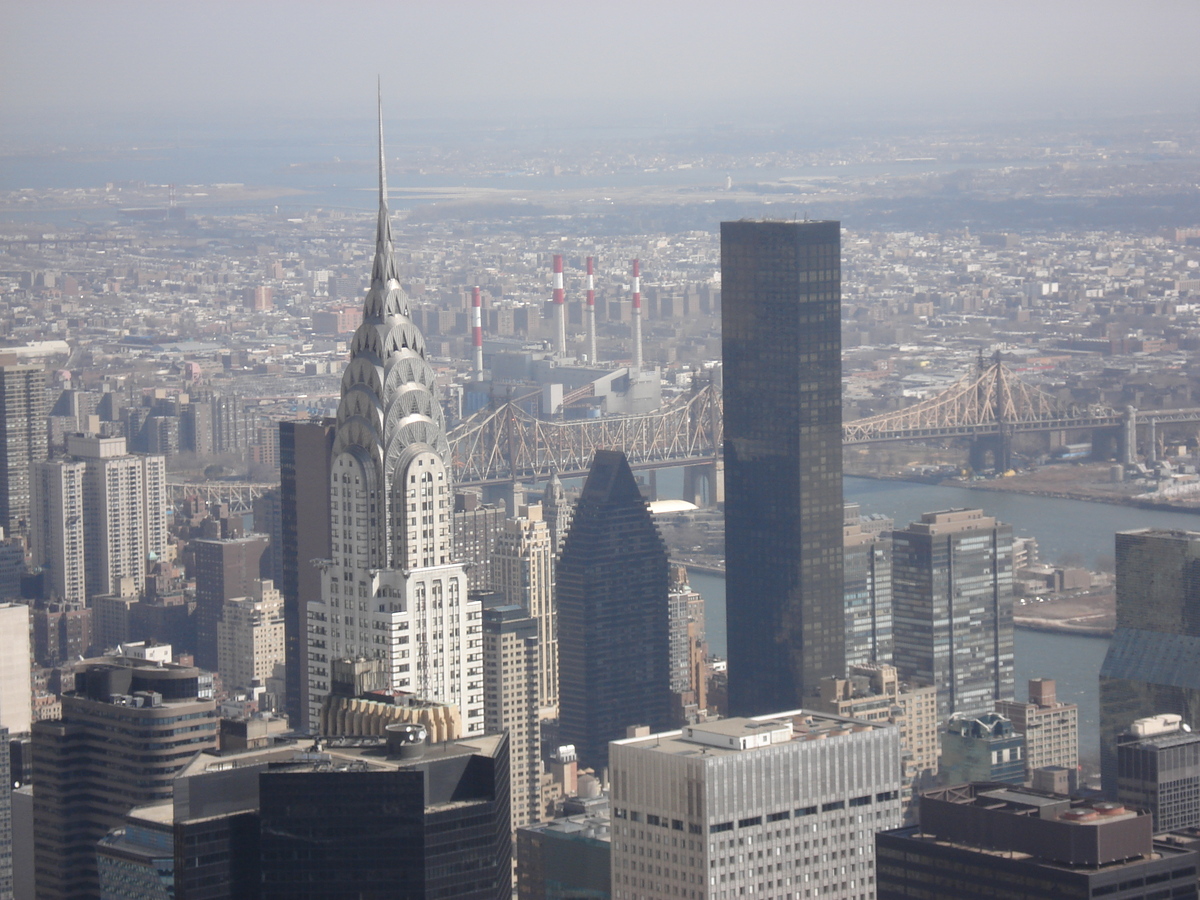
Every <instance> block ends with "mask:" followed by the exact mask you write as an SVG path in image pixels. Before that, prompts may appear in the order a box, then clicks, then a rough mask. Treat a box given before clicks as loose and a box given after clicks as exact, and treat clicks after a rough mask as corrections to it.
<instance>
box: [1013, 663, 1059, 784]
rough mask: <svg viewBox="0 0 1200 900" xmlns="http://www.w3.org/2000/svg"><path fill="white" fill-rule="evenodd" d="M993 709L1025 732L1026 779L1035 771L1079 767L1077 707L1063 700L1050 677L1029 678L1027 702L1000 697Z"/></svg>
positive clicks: (1022, 732) (1019, 731)
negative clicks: (1059, 697) (1060, 698)
mask: <svg viewBox="0 0 1200 900" xmlns="http://www.w3.org/2000/svg"><path fill="white" fill-rule="evenodd" d="M996 712H998V713H999V714H1000V715H1002V716H1004V717H1005V718H1006V719H1008V720H1009V721H1011V722H1012V724H1013V728H1014V729H1015V730H1016V731H1017V733H1018V734H1023V735H1025V778H1026V780H1029V779H1032V778H1033V773H1034V770H1036V769H1046V768H1051V767H1056V766H1058V767H1062V768H1064V769H1078V768H1079V707H1078V706H1076V705H1075V704H1074V703H1063V702H1061V701H1060V700H1059V699H1058V691H1057V687H1056V684H1055V681H1054V679H1053V678H1031V679H1030V680H1029V702H1027V703H1018V702H1017V701H1016V700H1000V701H998V702H997V703H996Z"/></svg>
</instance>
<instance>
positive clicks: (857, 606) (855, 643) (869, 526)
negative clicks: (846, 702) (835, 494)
mask: <svg viewBox="0 0 1200 900" xmlns="http://www.w3.org/2000/svg"><path fill="white" fill-rule="evenodd" d="M886 522H887V526H886V527H885V528H881V529H876V528H875V527H873V526H877V525H878V524H879V523H878V522H877V521H873V520H867V521H865V522H864V520H862V518H861V517H860V516H859V514H858V504H857V503H850V504H847V505H846V519H845V522H844V524H843V526H842V570H843V574H844V577H845V583H846V667H847V668H850V667H852V666H869V665H888V664H890V663H891V661H892V535H891V530H892V529H891V520H890V519H888V520H886ZM864 525H865V526H866V527H864Z"/></svg>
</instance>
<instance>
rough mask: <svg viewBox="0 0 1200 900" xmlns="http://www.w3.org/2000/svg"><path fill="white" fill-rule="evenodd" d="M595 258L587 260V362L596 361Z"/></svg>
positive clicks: (590, 257) (593, 363) (592, 362)
mask: <svg viewBox="0 0 1200 900" xmlns="http://www.w3.org/2000/svg"><path fill="white" fill-rule="evenodd" d="M595 263H596V258H595V257H594V256H589V257H588V258H587V312H588V362H589V363H590V364H591V365H593V366H594V365H595V364H596V362H597V360H596V268H595Z"/></svg>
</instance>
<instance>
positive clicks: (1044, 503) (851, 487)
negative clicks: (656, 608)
mask: <svg viewBox="0 0 1200 900" xmlns="http://www.w3.org/2000/svg"><path fill="white" fill-rule="evenodd" d="M680 482H682V477H681V476H680ZM657 486H658V492H659V496H660V497H671V496H678V493H676V492H675V491H676V488H675V479H674V477H672V475H671V473H660V474H659V476H658V485H657ZM681 486H682V484H680V487H681ZM844 487H845V498H846V502H848V503H849V502H854V503H859V504H861V506H862V510H863V512H864V513H881V514H883V515H886V516H891V517H892V518H893V519H895V521H896V524H897V526H898V527H903V526H904V525H906V524H908V522H910V521H913V520H914V519H918V518H920V515H921V513H922V512H930V511H933V510H939V509H949V508H952V507H978V508H981V509H983V510H984V511H985V512H987V513H988V514H989V515H995V516H998V517H999V518H1000V519H1001V520H1002V521H1005V522H1009V523H1011V524H1012V525H1013V529H1014V532H1015V533H1016V534H1017V535H1021V536H1030V535H1031V536H1033V537H1035V538H1037V541H1038V546H1039V548H1040V550H1041V556H1042V559H1043V560H1047V561H1050V562H1055V561H1058V560H1061V559H1063V558H1064V557H1068V556H1075V557H1077V558H1082V560H1083V561H1084V564H1085V565H1087V566H1088V567H1093V566H1094V565H1095V562H1096V559H1097V558H1098V557H1105V556H1107V557H1110V558H1111V557H1112V555H1113V535H1114V534H1115V533H1116V532H1118V531H1127V530H1129V529H1131V528H1174V529H1184V530H1190V531H1197V530H1200V516H1197V515H1193V514H1190V513H1177V512H1161V511H1157V510H1143V509H1134V508H1132V507H1125V506H1114V505H1110V504H1105V503H1088V502H1085V501H1079V500H1058V499H1054V498H1051V497H1032V496H1027V495H1022V494H1005V493H994V492H991V491H974V490H971V489H970V488H963V487H942V486H937V485H927V484H912V483H909V482H900V481H875V480H872V479H867V478H849V477H848V478H846V479H845V482H844ZM690 580H691V584H692V587H693V589H695V590H697V591H699V592H700V594H701V595H702V596H703V597H704V600H705V604H704V606H705V615H706V619H707V623H706V625H707V630H708V643H709V648H710V650H711V652H712V653H714V654H716V655H718V656H724V655H725V650H726V642H725V579H724V577H723V576H721V575H713V574H710V573H706V572H699V571H695V572H692V573H691V577H690ZM1015 643H1016V685H1017V698H1018V699H1024V698H1025V696H1026V693H1025V685H1026V682H1027V681H1028V680H1029V679H1030V678H1053V679H1055V680H1056V681H1057V682H1058V685H1057V687H1058V696H1059V698H1060V699H1062V700H1063V701H1065V702H1068V703H1076V704H1078V705H1079V715H1080V735H1079V739H1080V754H1081V756H1082V757H1083V758H1084V759H1091V760H1095V759H1096V758H1097V757H1098V755H1099V750H1098V747H1099V737H1098V723H1099V718H1100V716H1099V677H1100V665H1101V663H1103V662H1104V654H1105V652H1106V651H1107V649H1108V639H1107V638H1098V637H1082V636H1079V635H1069V634H1053V633H1047V632H1039V631H1030V630H1026V629H1021V628H1018V629H1017V631H1016V641H1015Z"/></svg>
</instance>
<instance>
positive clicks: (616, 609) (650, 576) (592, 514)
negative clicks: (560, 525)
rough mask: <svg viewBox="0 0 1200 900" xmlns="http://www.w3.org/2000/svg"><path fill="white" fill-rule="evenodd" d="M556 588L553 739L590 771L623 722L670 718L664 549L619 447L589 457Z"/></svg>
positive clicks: (656, 725) (654, 723) (664, 723)
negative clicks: (556, 712)
mask: <svg viewBox="0 0 1200 900" xmlns="http://www.w3.org/2000/svg"><path fill="white" fill-rule="evenodd" d="M557 591H558V665H559V669H558V672H559V688H558V691H559V693H558V702H559V735H560V740H561V742H562V743H564V744H573V745H574V746H575V748H576V750H577V751H578V753H579V759H580V762H581V763H582V764H583V765H584V766H590V767H591V768H594V769H595V770H596V771H599V770H600V769H601V768H602V767H603V766H604V765H606V764H607V762H608V742H609V741H611V740H615V739H617V738H620V737H623V736H624V735H625V731H626V728H628V727H629V726H631V725H648V726H649V727H650V728H651V730H653V731H663V730H665V729H667V728H669V727H670V726H671V725H672V724H673V718H672V706H673V699H672V696H671V672H670V640H669V622H668V616H669V609H668V601H667V592H668V580H667V548H666V545H665V544H664V543H663V539H662V536H661V535H660V534H659V533H658V527H657V526H656V525H655V524H654V520H653V518H652V517H651V515H650V510H649V508H648V506H647V505H646V501H645V500H643V499H642V494H641V491H640V490H639V489H638V484H637V481H635V480H634V477H633V471H632V470H631V469H630V468H629V461H628V460H627V459H626V458H625V455H624V454H623V453H620V452H618V451H615V450H597V451H596V454H595V456H594V457H593V459H592V468H591V470H590V471H589V472H588V477H587V481H586V482H585V483H584V486H583V492H582V493H581V494H580V496H579V502H578V504H577V506H576V508H575V516H574V519H573V521H572V522H571V530H570V531H569V532H568V533H567V539H566V541H565V542H564V543H563V549H562V555H561V557H560V558H559V561H558V570H557Z"/></svg>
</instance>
